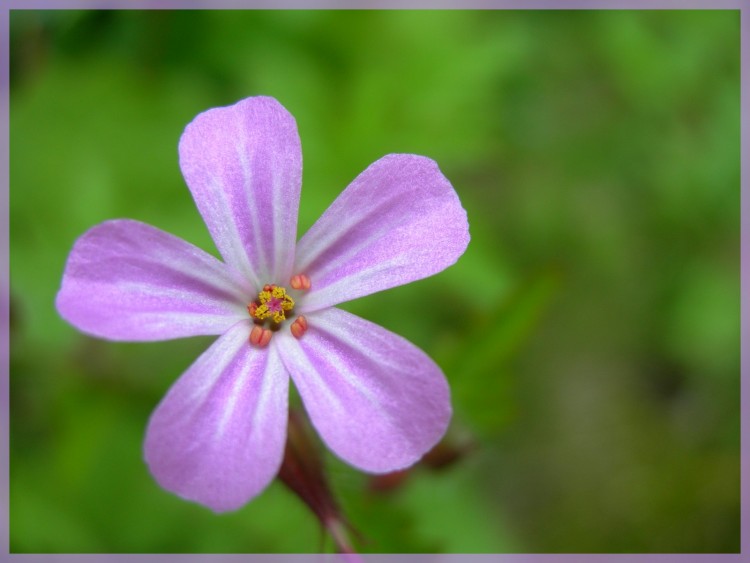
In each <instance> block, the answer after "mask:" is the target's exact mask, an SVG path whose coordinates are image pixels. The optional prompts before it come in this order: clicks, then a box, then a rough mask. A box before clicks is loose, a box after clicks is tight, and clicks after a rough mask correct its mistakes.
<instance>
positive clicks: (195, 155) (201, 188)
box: [179, 97, 302, 290]
mask: <svg viewBox="0 0 750 563" xmlns="http://www.w3.org/2000/svg"><path fill="white" fill-rule="evenodd" d="M179 150H180V168H181V169H182V173H183V175H184V176H185V181H186V182H187V184H188V186H189V187H190V191H191V192H192V194H193V198H194V199H195V203H196V205H197V206H198V210H199V211H200V213H201V215H202V216H203V219H204V221H205V222H206V225H207V226H208V230H209V231H210V233H211V236H212V237H213V239H214V242H215V243H216V246H217V248H218V249H219V252H220V253H221V255H222V256H223V257H224V260H225V261H226V262H227V264H230V265H231V266H233V267H234V268H236V269H237V270H239V271H240V272H242V273H243V274H244V275H245V276H247V278H248V280H250V281H251V282H252V284H253V285H254V287H256V288H259V287H261V286H262V285H263V284H265V283H286V282H287V281H288V279H289V278H290V276H291V269H292V263H293V261H294V243H295V240H296V238H297V211H298V207H299V194H300V187H301V183H302V149H301V147H300V140H299V135H298V133H297V124H296V122H295V121H294V118H293V117H292V116H291V114H290V113H289V112H288V111H286V109H284V107H283V106H282V105H281V104H280V103H279V102H277V101H276V100H274V99H273V98H267V97H257V98H247V99H245V100H242V101H241V102H238V103H236V104H234V105H233V106H228V107H221V108H215V109H211V110H208V111H206V112H204V113H201V114H200V115H198V116H197V117H196V118H195V119H194V120H193V121H192V122H191V123H190V124H189V125H188V126H187V127H186V128H185V132H184V133H183V134H182V138H181V139H180V149H179ZM256 290H257V289H256Z"/></svg>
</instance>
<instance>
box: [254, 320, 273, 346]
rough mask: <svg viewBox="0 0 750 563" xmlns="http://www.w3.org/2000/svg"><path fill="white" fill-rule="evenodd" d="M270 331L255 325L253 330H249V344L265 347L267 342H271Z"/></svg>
mask: <svg viewBox="0 0 750 563" xmlns="http://www.w3.org/2000/svg"><path fill="white" fill-rule="evenodd" d="M272 334H273V333H272V332H271V331H270V330H268V329H267V328H263V327H262V326H258V325H255V326H254V327H253V330H251V331H250V344H253V345H255V346H257V347H258V348H265V347H266V346H268V343H269V342H271V336H272Z"/></svg>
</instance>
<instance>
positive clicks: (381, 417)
mask: <svg viewBox="0 0 750 563" xmlns="http://www.w3.org/2000/svg"><path fill="white" fill-rule="evenodd" d="M307 319H308V330H307V332H306V333H305V334H304V336H302V338H300V339H299V340H297V339H295V338H294V337H292V336H291V334H290V333H289V331H280V332H278V333H277V334H276V335H275V336H274V339H275V340H276V341H277V344H278V345H279V349H280V351H281V358H282V361H283V362H284V365H285V366H286V368H287V370H288V371H289V373H290V374H291V376H292V379H293V380H294V384H295V385H296V387H297V389H298V390H299V392H300V396H301V397H302V401H303V402H304V404H305V408H306V409H307V412H308V413H309V414H310V419H311V420H312V423H313V425H314V426H315V428H317V430H318V432H319V433H320V435H321V436H322V437H323V440H325V442H326V444H328V446H329V447H330V448H331V449H332V450H333V451H334V452H335V453H336V454H337V455H338V456H339V457H341V458H342V459H343V460H345V461H346V462H348V463H350V464H352V465H354V466H355V467H358V468H360V469H363V470H365V471H371V472H374V473H381V472H388V471H394V470H396V469H401V468H404V467H407V466H409V465H411V464H413V463H414V462H416V461H417V460H419V458H420V457H421V456H422V455H423V454H425V453H426V452H427V451H428V450H430V449H431V448H432V446H434V445H435V444H436V443H437V442H438V440H440V438H441V437H442V435H443V434H444V433H445V430H446V428H447V426H448V422H449V421H450V418H451V405H450V390H449V389H448V383H447V382H446V380H445V377H444V376H443V373H442V372H441V371H440V368H439V367H438V366H437V365H436V364H435V362H433V361H432V360H431V359H430V358H429V357H428V356H427V355H426V354H425V353H424V352H422V351H421V350H420V349H419V348H417V347H416V346H414V345H413V344H411V343H410V342H408V341H407V340H405V339H404V338H401V337H400V336H398V335H396V334H393V333H392V332H390V331H388V330H386V329H384V328H382V327H380V326H378V325H376V324H373V323H371V322H369V321H366V320H364V319H362V318H360V317H357V316H355V315H352V314H350V313H347V312H345V311H342V310H340V309H335V308H331V309H326V310H324V311H318V312H316V313H313V314H312V315H310V316H309V317H307Z"/></svg>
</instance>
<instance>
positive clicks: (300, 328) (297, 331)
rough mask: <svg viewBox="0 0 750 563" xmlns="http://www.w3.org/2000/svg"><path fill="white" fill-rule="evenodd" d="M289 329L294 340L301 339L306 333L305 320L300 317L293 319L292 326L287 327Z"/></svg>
mask: <svg viewBox="0 0 750 563" xmlns="http://www.w3.org/2000/svg"><path fill="white" fill-rule="evenodd" d="M289 329H290V330H291V331H292V335H293V336H294V338H297V339H299V338H302V335H303V334H305V332H306V331H307V319H306V318H305V317H303V316H302V315H300V316H299V317H297V318H296V319H294V322H293V323H292V326H290V327H289Z"/></svg>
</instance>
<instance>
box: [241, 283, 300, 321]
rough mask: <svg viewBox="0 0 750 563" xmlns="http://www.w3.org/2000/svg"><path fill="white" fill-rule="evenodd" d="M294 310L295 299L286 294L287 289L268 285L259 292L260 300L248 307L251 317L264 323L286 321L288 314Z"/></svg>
mask: <svg viewBox="0 0 750 563" xmlns="http://www.w3.org/2000/svg"><path fill="white" fill-rule="evenodd" d="M292 309H294V299H292V298H291V297H290V296H289V295H287V294H286V289H284V288H283V287H279V286H277V285H266V286H265V287H263V290H262V291H259V292H258V299H256V300H255V301H254V302H253V303H251V304H250V305H248V311H249V313H250V316H251V317H253V318H254V319H256V320H259V321H263V320H266V319H269V318H270V319H272V320H273V322H275V323H280V322H282V321H285V320H286V313H287V312H288V311H291V310H292Z"/></svg>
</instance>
